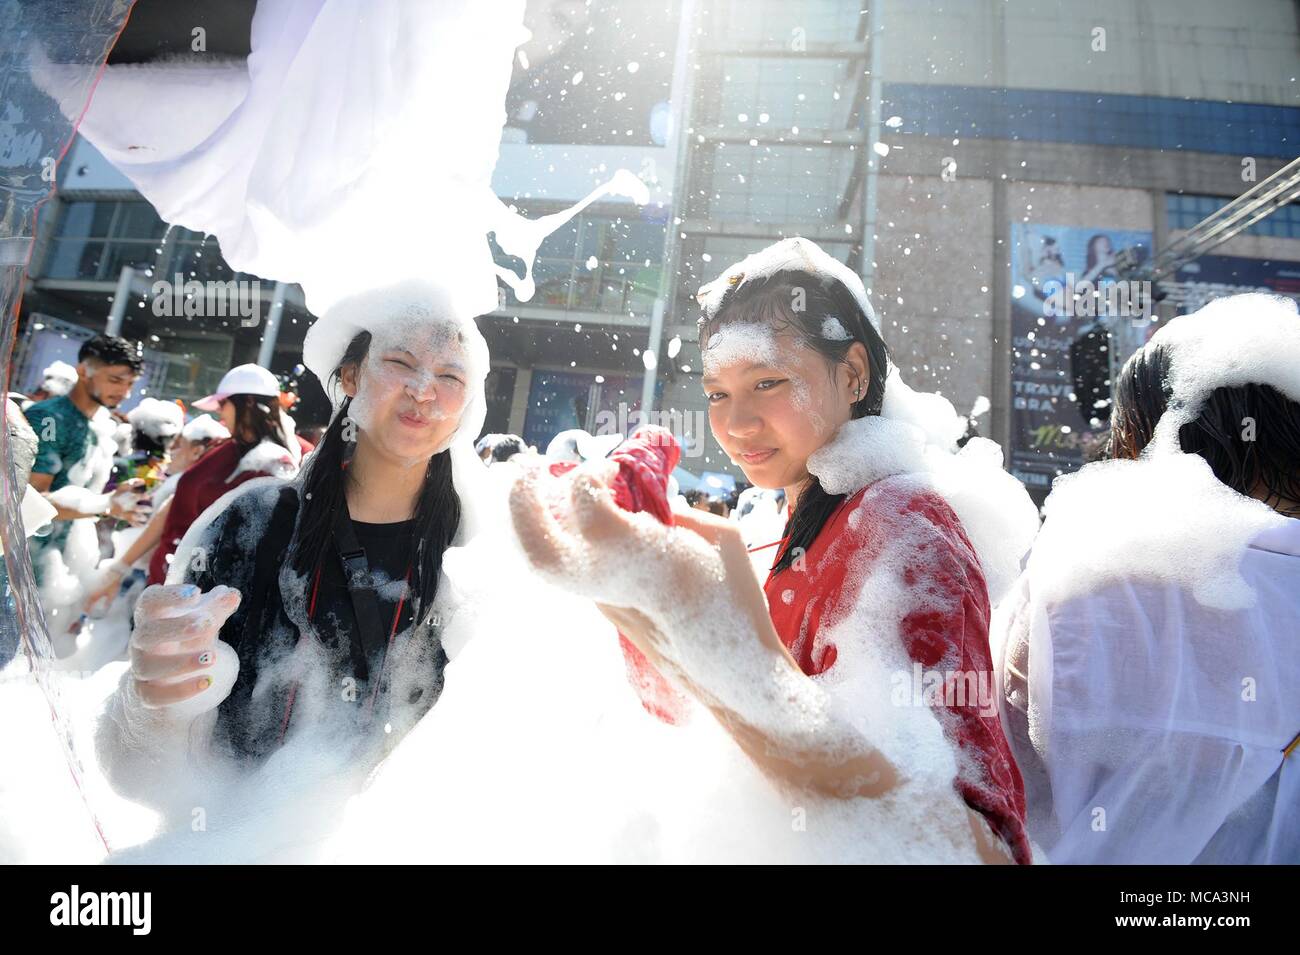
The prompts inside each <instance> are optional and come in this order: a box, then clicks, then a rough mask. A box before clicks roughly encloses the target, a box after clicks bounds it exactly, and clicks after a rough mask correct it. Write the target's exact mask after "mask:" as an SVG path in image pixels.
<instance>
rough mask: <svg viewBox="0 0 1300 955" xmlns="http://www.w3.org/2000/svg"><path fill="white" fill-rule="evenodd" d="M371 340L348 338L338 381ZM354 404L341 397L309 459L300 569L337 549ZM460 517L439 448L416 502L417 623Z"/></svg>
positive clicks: (445, 456)
mask: <svg viewBox="0 0 1300 955" xmlns="http://www.w3.org/2000/svg"><path fill="white" fill-rule="evenodd" d="M370 341H371V335H370V332H361V333H359V334H358V335H357V336H356V337H355V338H353V339H352V341H351V342H349V343H348V347H347V350H346V351H345V352H344V354H343V358H342V359H340V361H339V364H338V367H336V368H335V369H334V372H333V374H332V375H331V376H330V378H331V381H332V382H333V383H334V385H335V386H337V384H338V382H339V380H340V379H341V377H342V374H343V369H344V368H346V367H348V366H349V365H352V366H358V365H360V364H361V362H363V361H364V360H365V358H366V355H367V354H368V353H369V351H370ZM351 405H352V399H351V398H347V399H345V400H344V401H343V404H342V405H341V406H340V408H339V410H338V412H337V413H336V414H335V415H334V418H333V420H331V421H330V424H329V427H328V428H326V429H325V434H324V436H323V437H322V438H321V442H320V444H319V445H317V447H316V449H315V451H313V452H312V454H311V456H310V457H309V458H308V459H307V465H306V468H307V473H306V474H305V475H304V478H303V487H302V491H303V494H302V504H301V507H302V513H301V519H300V521H299V525H298V544H297V547H296V548H295V550H294V552H293V554H292V555H291V557H290V564H291V566H292V567H293V569H294V570H295V571H296V572H298V573H299V574H303V575H307V574H312V573H314V572H315V570H316V567H317V566H318V564H319V562H320V560H321V559H322V557H323V555H326V554H334V553H336V552H337V549H338V548H337V547H335V546H334V545H333V543H332V541H333V536H334V516H335V515H336V514H337V513H338V510H339V508H345V507H347V506H348V505H347V497H346V494H345V490H346V486H347V484H346V474H345V471H346V468H347V464H348V461H350V460H351V457H352V452H353V451H354V450H355V443H354V442H353V441H352V440H350V439H349V437H347V436H345V434H344V429H345V428H346V427H347V424H348V409H349V408H350V407H351ZM460 518H461V506H460V496H459V495H458V494H457V493H456V488H455V485H454V484H453V483H452V474H451V451H450V450H446V451H440V452H439V453H438V454H435V455H433V456H432V457H431V458H429V463H428V465H427V467H426V469H425V475H424V486H423V488H422V490H421V491H420V497H419V500H418V501H417V502H416V505H415V517H414V524H415V563H414V571H415V579H414V580H413V581H412V582H411V592H412V593H413V594H414V595H415V620H416V621H417V622H421V621H423V620H424V619H425V618H426V617H427V616H428V615H429V614H431V613H432V612H433V606H434V598H435V597H436V596H437V594H438V577H439V576H440V575H441V573H442V557H443V554H444V553H445V552H446V550H447V548H448V547H449V546H451V542H452V540H453V539H454V538H455V536H456V531H457V530H458V529H459V527H460Z"/></svg>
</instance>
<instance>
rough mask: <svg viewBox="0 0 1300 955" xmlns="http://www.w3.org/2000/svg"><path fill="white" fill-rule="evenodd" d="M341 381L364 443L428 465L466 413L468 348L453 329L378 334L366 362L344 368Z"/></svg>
mask: <svg viewBox="0 0 1300 955" xmlns="http://www.w3.org/2000/svg"><path fill="white" fill-rule="evenodd" d="M341 383H342V386H343V392H344V394H346V395H349V396H351V398H352V404H351V406H350V408H349V409H348V417H349V418H351V419H352V420H353V421H355V422H356V424H357V428H358V429H359V431H360V439H359V440H361V441H364V442H365V443H367V444H370V445H371V446H372V447H373V448H374V449H375V450H377V451H379V452H380V453H382V454H385V455H387V456H389V457H391V458H394V459H398V460H402V461H409V462H412V463H418V462H421V461H427V460H428V459H429V457H431V456H432V455H434V454H436V453H438V452H439V451H442V450H443V449H445V448H446V447H447V445H448V444H449V442H450V440H451V436H452V434H453V433H454V432H455V431H456V428H457V426H458V425H459V424H460V418H461V414H462V413H463V412H464V410H465V405H466V402H467V399H468V372H467V359H466V355H465V348H464V346H463V344H462V343H461V342H460V339H459V336H458V335H457V333H456V330H455V329H454V328H452V327H451V326H448V325H433V326H429V327H424V328H420V329H409V328H407V329H404V330H403V334H401V335H400V336H399V335H391V334H390V335H384V336H376V337H375V339H374V340H373V341H372V342H371V343H370V351H369V353H368V354H367V355H366V358H365V360H364V361H363V362H362V363H361V364H360V365H359V366H352V367H348V368H344V369H343V372H342V375H341Z"/></svg>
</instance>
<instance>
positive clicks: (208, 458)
mask: <svg viewBox="0 0 1300 955" xmlns="http://www.w3.org/2000/svg"><path fill="white" fill-rule="evenodd" d="M294 439H295V440H296V441H297V442H298V447H299V448H301V449H302V453H303V454H306V453H307V452H308V451H310V450H311V449H312V445H311V444H310V443H308V442H307V441H304V440H303V439H302V438H300V437H298V436H297V435H294ZM242 457H243V452H241V451H240V450H239V445H238V444H236V443H235V441H234V439H233V438H227V439H226V440H225V441H222V442H221V443H220V444H217V445H214V446H213V447H211V448H209V449H208V451H207V453H206V454H204V455H203V457H201V458H199V459H198V460H197V461H195V462H194V463H193V464H191V465H190V466H189V467H188V468H186V469H185V473H184V474H182V475H181V478H180V480H179V481H177V482H176V490H175V492H174V493H173V494H172V502H171V508H170V510H168V512H167V520H166V521H164V522H163V533H162V539H161V540H159V541H158V546H157V547H155V548H154V552H153V556H152V557H151V558H149V583H151V584H161V583H163V581H164V580H166V578H167V568H168V566H169V561H168V560H167V558H168V557H170V556H171V555H172V554H174V553H175V552H176V546H177V545H178V544H179V543H180V542H181V538H182V537H184V536H185V532H186V531H188V530H189V529H190V525H191V524H193V523H194V522H195V521H196V520H198V519H199V515H200V514H202V513H203V512H204V511H206V510H207V509H208V508H209V507H210V506H211V505H212V504H214V503H216V501H217V499H218V498H220V497H221V496H222V495H223V494H225V493H226V492H227V491H230V490H233V489H234V488H237V487H239V485H241V484H243V483H244V482H245V481H251V480H252V479H253V478H257V477H266V476H267V475H266V472H265V471H243V472H241V473H239V474H238V475H236V476H235V477H234V478H233V479H231V480H227V479H228V478H230V475H231V474H232V473H233V472H234V470H235V468H237V467H239V460H240V458H242Z"/></svg>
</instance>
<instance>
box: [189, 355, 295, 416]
mask: <svg viewBox="0 0 1300 955" xmlns="http://www.w3.org/2000/svg"><path fill="white" fill-rule="evenodd" d="M231 395H262V396H263V397H266V398H278V397H279V396H280V382H279V381H277V380H276V377H275V375H273V374H271V373H270V372H269V371H267V370H266V369H265V368H263V367H262V366H261V365H254V364H251V363H250V364H247V365H237V366H236V367H234V368H232V369H230V371H228V372H226V373H225V374H224V375H222V376H221V382H220V384H218V385H217V390H216V392H215V393H214V394H210V395H208V396H207V397H206V398H200V399H199V400H198V401H196V402H194V407H196V408H198V409H199V410H200V411H219V410H220V409H221V402H222V401H224V400H225V399H226V398H229V397H230V396H231Z"/></svg>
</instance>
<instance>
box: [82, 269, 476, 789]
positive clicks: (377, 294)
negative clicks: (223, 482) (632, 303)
mask: <svg viewBox="0 0 1300 955" xmlns="http://www.w3.org/2000/svg"><path fill="white" fill-rule="evenodd" d="M303 357H304V363H305V364H306V365H307V367H308V368H310V369H311V370H312V371H313V372H314V373H315V374H316V376H317V378H318V379H319V380H320V381H321V382H322V383H323V384H324V386H325V388H326V390H327V392H328V394H329V397H330V398H331V400H332V402H333V404H334V407H335V413H334V416H333V420H332V421H331V423H330V425H329V427H328V429H327V430H326V432H325V435H324V437H323V438H322V440H321V443H320V446H319V447H318V448H317V449H316V450H315V451H314V452H313V453H312V455H311V456H310V458H308V460H307V462H306V464H305V466H304V468H303V470H302V472H301V473H300V474H299V475H298V476H297V478H296V479H294V480H292V481H289V482H282V481H266V480H264V481H255V482H250V483H249V484H247V485H245V486H242V487H240V488H238V489H236V490H235V491H234V492H232V493H231V494H229V495H227V496H226V497H225V498H224V499H223V500H222V501H220V502H218V503H217V504H216V505H215V506H213V507H212V508H210V509H209V510H208V511H207V512H206V513H205V514H204V515H203V517H202V519H201V520H200V521H199V523H198V524H196V525H195V526H194V527H193V528H191V530H190V532H189V533H188V534H187V535H186V538H185V540H184V541H183V542H182V544H181V546H180V548H179V549H178V550H177V553H176V559H175V561H174V562H173V564H172V566H171V571H170V573H169V574H168V577H167V581H168V582H167V584H166V585H164V586H151V587H149V588H148V589H146V590H145V592H144V593H143V594H142V595H141V598H140V601H139V604H138V606H137V610H136V629H135V635H134V638H133V643H134V646H135V651H134V653H133V661H132V669H131V671H130V672H129V673H128V674H127V675H126V677H124V683H123V686H122V688H121V690H120V691H119V693H118V694H117V695H116V696H115V697H114V702H113V706H114V707H115V708H116V709H115V710H114V715H113V716H112V718H110V719H109V720H108V721H106V722H104V723H101V728H102V729H101V733H107V734H108V736H107V737H104V736H101V740H102V744H101V745H105V746H109V747H111V748H114V749H113V752H115V753H117V754H118V756H119V757H122V759H119V760H115V761H110V762H112V764H113V765H114V766H119V767H120V766H122V765H128V764H132V762H133V756H132V754H133V753H138V752H139V751H140V747H141V745H142V742H141V741H142V740H144V741H145V742H144V744H143V745H144V747H145V749H146V750H147V751H148V753H149V754H150V756H149V763H148V765H149V766H150V767H152V772H153V774H154V775H155V778H156V774H157V773H158V772H165V769H160V768H159V767H165V766H167V765H178V763H169V760H175V761H180V760H182V759H183V756H184V754H185V752H187V751H188V749H189V748H190V745H191V741H192V740H194V739H198V738H202V739H204V740H208V741H211V744H212V746H213V748H214V749H215V750H216V751H217V752H219V753H221V754H223V755H224V756H227V757H229V758H232V759H234V760H235V761H237V762H239V763H241V764H245V765H249V764H254V763H257V762H259V761H260V760H261V759H263V758H264V757H266V756H268V755H269V754H270V753H271V752H273V751H274V750H276V749H278V748H279V746H280V745H281V744H282V743H283V742H284V741H285V740H286V739H287V738H289V737H290V736H292V735H293V734H295V733H298V732H313V731H319V730H320V728H321V727H322V726H324V725H328V726H330V727H332V728H342V731H343V736H342V737H341V738H342V739H344V741H345V742H346V743H347V745H352V744H353V743H355V744H356V745H357V746H359V747H362V748H363V749H365V750H366V751H368V752H374V747H380V748H382V747H383V746H384V745H385V744H386V743H388V744H391V743H392V742H395V741H396V740H397V739H398V738H400V737H401V736H402V735H403V734H404V732H405V730H406V729H407V728H409V727H410V726H411V725H413V724H414V722H415V721H416V720H418V718H419V717H420V716H421V715H422V714H423V713H424V712H426V711H427V710H428V709H429V707H431V706H432V705H433V704H434V703H435V702H436V700H437V699H438V697H439V696H440V695H441V692H442V684H443V669H444V667H445V665H446V662H447V656H446V653H445V652H444V650H443V647H442V643H441V628H442V626H443V624H442V621H441V619H440V615H439V613H435V612H434V610H435V598H436V597H437V595H438V589H439V581H440V578H441V576H442V559H443V554H444V552H445V551H446V550H447V549H448V547H450V546H452V545H453V544H460V543H463V542H464V540H465V539H466V538H467V537H468V535H469V534H470V528H471V526H472V525H473V523H474V519H475V515H476V508H475V507H474V506H473V499H474V498H473V496H472V494H473V492H474V481H475V480H481V479H482V477H483V475H484V474H485V473H486V472H485V470H484V468H483V464H482V462H481V461H479V459H478V457H477V455H476V454H475V452H474V445H473V440H474V438H475V437H476V436H477V434H478V432H479V430H480V429H481V427H482V423H483V420H484V416H485V413H486V402H485V399H484V389H483V382H484V379H485V378H486V375H487V370H488V361H487V345H486V342H485V341H484V340H483V338H482V336H481V334H480V333H479V332H478V329H477V327H476V326H475V325H474V323H473V321H472V319H468V318H459V317H457V316H456V312H455V310H454V308H453V307H452V306H451V305H450V304H449V303H448V302H447V301H446V300H445V298H444V297H443V296H442V293H441V291H440V290H439V289H438V288H437V287H435V286H432V285H429V284H427V283H424V282H418V281H411V282H405V283H401V284H399V285H397V286H393V287H388V288H382V289H377V290H372V291H369V292H362V293H359V294H357V295H355V296H354V297H352V298H348V299H344V300H343V301H342V302H340V303H339V304H337V305H336V306H335V307H333V308H331V309H330V310H329V311H327V312H326V313H325V314H324V315H323V316H322V317H321V318H320V319H319V320H318V321H317V322H316V324H315V325H313V327H312V328H311V329H310V331H309V332H308V335H307V338H306V341H305V343H304V356H303ZM226 400H228V399H226ZM213 453H216V452H213ZM209 456H211V455H209ZM202 464H203V462H200V464H199V465H198V466H197V467H201V466H202ZM184 482H185V479H184V478H182V485H183V484H184ZM180 493H181V491H180V490H178V491H177V495H178V496H179V495H180ZM443 609H444V608H443V606H442V604H441V602H439V610H440V612H441V611H442V610H443ZM180 632H183V633H184V634H185V635H186V636H185V639H183V640H181V641H176V640H175V637H176V634H177V633H180ZM291 660H292V665H291V666H290V665H288V664H289V663H290V661H291ZM340 685H343V686H345V687H350V688H351V692H350V693H344V694H340V693H339V692H338V690H337V688H338V687H339V686H340ZM359 703H360V704H361V705H358V704H359ZM196 734H197V735H196ZM339 739H340V737H338V736H331V746H335V745H337V743H338V740H339ZM168 754H170V755H168ZM123 772H124V773H125V774H126V775H128V776H129V771H125V770H124V771H123ZM121 780H122V777H120V776H119V777H118V778H117V779H116V780H115V783H114V784H115V785H119V788H121V785H128V786H129V788H130V789H131V790H132V791H133V792H135V793H137V794H139V795H140V796H142V797H143V796H146V795H147V794H148V791H149V783H147V782H146V781H143V780H141V779H127V780H125V781H124V782H122V783H119V781H121Z"/></svg>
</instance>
